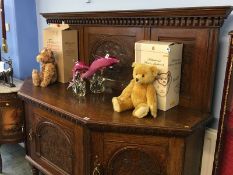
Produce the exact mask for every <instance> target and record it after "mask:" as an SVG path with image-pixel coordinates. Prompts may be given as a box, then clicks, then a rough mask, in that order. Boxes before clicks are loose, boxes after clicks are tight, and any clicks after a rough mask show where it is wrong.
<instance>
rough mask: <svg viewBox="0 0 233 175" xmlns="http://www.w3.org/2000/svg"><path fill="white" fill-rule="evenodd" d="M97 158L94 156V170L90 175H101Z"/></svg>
mask: <svg viewBox="0 0 233 175" xmlns="http://www.w3.org/2000/svg"><path fill="white" fill-rule="evenodd" d="M98 158H99V157H98V156H97V155H96V156H95V162H94V169H93V172H92V175H102V174H103V173H102V168H101V167H102V166H101V164H100V162H99V160H98Z"/></svg>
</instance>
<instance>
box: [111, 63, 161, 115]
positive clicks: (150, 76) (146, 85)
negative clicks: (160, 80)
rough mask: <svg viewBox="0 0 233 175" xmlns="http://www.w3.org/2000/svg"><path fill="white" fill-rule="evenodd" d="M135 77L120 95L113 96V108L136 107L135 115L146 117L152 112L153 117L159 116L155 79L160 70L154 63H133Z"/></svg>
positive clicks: (117, 109)
mask: <svg viewBox="0 0 233 175" xmlns="http://www.w3.org/2000/svg"><path fill="white" fill-rule="evenodd" d="M132 67H134V69H133V79H132V80H131V81H130V83H129V85H128V86H127V87H126V88H125V89H124V90H123V91H122V93H121V95H120V96H118V97H113V99H112V104H113V109H114V111H116V112H122V111H125V110H128V109H133V108H135V109H134V111H133V116H135V117H137V118H143V117H145V116H146V115H147V114H148V112H149V111H150V112H151V115H152V116H153V117H156V116H157V96H156V91H155V88H154V85H153V83H154V81H155V78H156V76H157V74H158V70H157V68H156V66H154V65H147V64H140V63H133V65H132Z"/></svg>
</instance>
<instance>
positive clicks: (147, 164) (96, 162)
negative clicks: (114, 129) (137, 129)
mask: <svg viewBox="0 0 233 175" xmlns="http://www.w3.org/2000/svg"><path fill="white" fill-rule="evenodd" d="M91 140H92V143H91V145H93V147H92V156H93V157H92V160H91V162H92V163H91V164H92V165H91V167H92V172H93V174H98V173H102V174H105V175H167V174H168V168H169V167H168V166H169V143H168V139H167V138H161V137H159V138H155V137H149V136H135V135H125V134H101V133H92V139H91ZM101 140H102V142H101ZM97 141H98V145H97V144H95V143H96V142H97Z"/></svg>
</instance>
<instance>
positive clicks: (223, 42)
mask: <svg viewBox="0 0 233 175" xmlns="http://www.w3.org/2000/svg"><path fill="white" fill-rule="evenodd" d="M225 5H232V6H233V1H232V0H221V1H219V0H205V1H202V0H192V1H187V0H169V1H151V0H143V1H139V0H138V1H133V3H132V1H131V0H117V1H115V0H91V3H86V0H79V1H77V0H57V1H56V4H54V0H36V6H37V14H38V16H37V19H38V23H37V24H38V32H39V46H40V48H41V47H42V42H41V41H42V29H43V28H44V27H46V26H47V25H46V22H45V20H44V19H43V17H41V16H40V15H39V13H48V12H77V11H80V12H81V11H103V10H135V9H157V8H175V7H196V6H225ZM230 30H233V13H232V14H231V15H230V16H229V18H228V19H227V20H226V21H225V24H224V26H223V27H222V28H221V31H220V36H219V37H220V38H219V53H218V62H217V72H216V80H215V88H214V100H213V110H212V115H213V116H214V117H215V118H218V117H219V111H220V106H221V98H222V89H223V82H224V76H225V67H226V60H227V53H228V42H229V41H228V32H229V31H230ZM214 127H216V126H214Z"/></svg>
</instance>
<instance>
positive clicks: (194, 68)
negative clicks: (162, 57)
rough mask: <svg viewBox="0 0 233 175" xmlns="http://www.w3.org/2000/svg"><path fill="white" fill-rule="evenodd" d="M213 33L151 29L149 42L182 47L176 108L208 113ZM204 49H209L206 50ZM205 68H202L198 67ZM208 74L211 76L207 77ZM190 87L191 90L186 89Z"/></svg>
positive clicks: (213, 46) (201, 30)
mask: <svg viewBox="0 0 233 175" xmlns="http://www.w3.org/2000/svg"><path fill="white" fill-rule="evenodd" d="M216 32H217V30H211V31H210V30H209V29H172V30H171V29H164V28H163V29H161V28H152V29H151V39H152V40H158V41H175V42H180V43H183V44H184V46H183V58H182V74H181V87H180V105H181V106H186V107H191V108H194V109H198V110H205V111H207V112H209V111H210V103H209V102H210V101H211V99H210V98H211V93H212V90H211V89H207V88H206V87H211V84H212V83H213V75H214V74H212V72H213V70H214V67H213V66H211V65H214V64H212V63H213V62H215V57H214V53H215V52H216V49H215V48H216V38H214V37H213V36H215V35H214V34H216ZM208 48H213V49H212V50H209V49H208ZM200 65H205V66H200ZM210 73H211V74H210ZM191 84H192V86H190V85H191Z"/></svg>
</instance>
